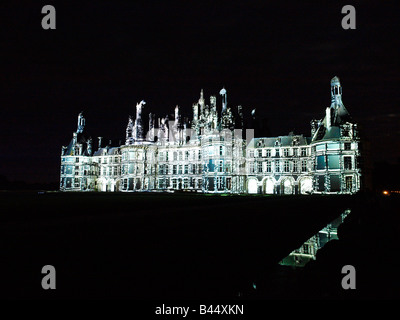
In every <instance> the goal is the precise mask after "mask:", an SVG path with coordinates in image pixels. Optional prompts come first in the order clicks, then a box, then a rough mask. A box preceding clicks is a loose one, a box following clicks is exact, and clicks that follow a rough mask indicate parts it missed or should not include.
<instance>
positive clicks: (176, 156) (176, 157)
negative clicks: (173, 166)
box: [174, 151, 178, 161]
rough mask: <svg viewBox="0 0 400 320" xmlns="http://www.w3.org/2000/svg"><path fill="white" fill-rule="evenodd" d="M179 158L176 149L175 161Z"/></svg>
mask: <svg viewBox="0 0 400 320" xmlns="http://www.w3.org/2000/svg"><path fill="white" fill-rule="evenodd" d="M176 160H178V153H177V152H176V151H174V161H176Z"/></svg>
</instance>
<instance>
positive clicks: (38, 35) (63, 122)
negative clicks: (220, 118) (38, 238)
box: [0, 1, 400, 183]
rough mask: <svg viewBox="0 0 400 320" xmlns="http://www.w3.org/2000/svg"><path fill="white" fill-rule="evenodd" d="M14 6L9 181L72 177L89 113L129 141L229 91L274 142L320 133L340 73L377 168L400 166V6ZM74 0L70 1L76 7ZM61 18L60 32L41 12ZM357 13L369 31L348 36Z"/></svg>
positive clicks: (3, 169) (7, 101)
mask: <svg viewBox="0 0 400 320" xmlns="http://www.w3.org/2000/svg"><path fill="white" fill-rule="evenodd" d="M8 2H9V4H4V3H2V4H1V7H0V10H1V19H0V21H1V31H0V32H1V41H0V43H1V56H2V57H1V59H0V61H1V62H0V63H1V72H0V81H1V84H0V90H1V94H0V119H1V123H0V130H1V151H0V175H4V176H6V177H7V178H8V179H9V180H11V181H15V180H23V181H26V182H29V183H33V182H40V183H50V182H57V181H58V180H59V170H60V168H59V167H60V152H61V146H62V145H67V144H68V143H69V141H70V140H71V138H72V132H73V131H75V130H76V125H77V116H78V113H79V112H80V111H82V110H83V111H84V116H85V118H86V127H85V132H86V133H87V134H89V135H91V136H92V137H93V138H94V142H95V144H94V148H95V149H96V148H97V139H96V137H97V136H103V137H108V138H113V139H117V140H118V139H121V140H122V141H124V139H125V129H126V125H127V121H128V116H129V115H134V114H135V105H136V103H137V102H139V101H141V100H142V99H143V100H145V101H146V106H145V111H144V112H145V114H147V113H148V112H153V113H156V116H157V117H160V116H165V115H166V114H170V113H173V110H174V107H175V105H177V104H178V105H179V106H181V108H182V112H183V114H184V115H186V116H188V117H190V118H191V116H192V111H191V106H192V103H193V102H195V101H197V100H198V98H199V93H200V89H202V88H203V89H204V94H205V98H206V101H207V103H208V102H209V96H210V95H217V103H218V106H220V104H221V97H220V96H219V95H218V93H219V90H220V89H221V88H222V87H223V86H224V87H225V88H226V89H227V92H228V105H229V106H231V107H233V106H237V105H239V104H240V105H242V106H243V107H244V110H245V112H247V113H250V112H251V110H252V109H254V108H256V110H257V112H258V114H259V115H260V116H264V117H267V118H268V125H269V129H270V131H271V134H272V136H277V135H286V134H288V133H289V132H290V131H294V132H295V133H298V134H301V133H303V134H304V135H306V136H310V125H309V124H310V120H311V119H314V118H316V119H320V118H323V116H324V112H325V108H326V107H327V106H329V105H330V79H331V78H332V77H334V76H338V77H339V78H340V79H341V83H342V86H343V102H344V105H345V106H346V108H347V110H348V111H349V112H350V114H351V115H352V117H353V118H354V120H355V121H356V122H358V123H359V125H360V129H361V133H362V134H363V139H368V140H369V141H370V143H371V149H372V155H371V157H372V158H371V160H372V161H375V162H376V161H387V162H391V163H395V162H397V161H398V159H399V158H400V148H399V138H400V126H399V122H400V112H399V108H400V103H399V102H400V98H399V93H398V92H399V80H398V78H399V71H400V69H399V54H400V52H399V51H400V50H399V48H400V46H399V42H400V40H399V30H400V29H399V20H400V19H399V15H400V2H398V1H397V3H395V2H389V1H388V2H386V1H384V2H383V1H375V2H373V1H362V2H357V1H352V2H348V1H346V2H343V1H333V2H332V3H330V4H329V5H327V4H321V3H320V2H317V1H314V2H311V1H297V2H293V3H292V2H283V1H279V4H276V3H275V2H268V1H258V2H257V4H251V3H250V2H248V1H246V2H243V3H239V2H233V1H232V2H230V3H225V5H222V3H220V4H218V5H217V4H215V3H213V2H201V1H186V2H182V3H174V2H170V1H163V2H160V3H157V4H155V3H152V2H150V1H145V2H142V3H141V2H137V1H129V2H128V1H127V2H124V3H119V2H118V1H107V2H104V1H92V2H84V1H79V2H76V3H75V4H71V3H70V2H66V1H65V2H64V3H62V2H57V1H46V2H42V1H34V2H33V1H32V3H31V4H29V5H27V4H24V5H22V4H20V5H18V4H17V3H15V2H12V1H8ZM66 3H67V4H66ZM46 4H51V5H53V6H54V7H55V8H56V30H44V29H42V26H41V20H42V17H44V14H42V13H41V9H42V7H43V6H44V5H46ZM346 4H352V5H354V7H355V8H356V30H344V29H343V28H342V26H341V21H342V18H343V17H344V14H342V13H341V9H342V7H343V6H344V5H346Z"/></svg>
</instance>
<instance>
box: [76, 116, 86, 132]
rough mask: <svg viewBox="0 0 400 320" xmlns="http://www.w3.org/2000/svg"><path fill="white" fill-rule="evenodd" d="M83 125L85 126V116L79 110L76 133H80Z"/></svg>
mask: <svg viewBox="0 0 400 320" xmlns="http://www.w3.org/2000/svg"><path fill="white" fill-rule="evenodd" d="M84 127H85V118H84V117H83V115H82V112H81V113H80V114H79V115H78V128H77V129H76V133H82V132H83V128H84Z"/></svg>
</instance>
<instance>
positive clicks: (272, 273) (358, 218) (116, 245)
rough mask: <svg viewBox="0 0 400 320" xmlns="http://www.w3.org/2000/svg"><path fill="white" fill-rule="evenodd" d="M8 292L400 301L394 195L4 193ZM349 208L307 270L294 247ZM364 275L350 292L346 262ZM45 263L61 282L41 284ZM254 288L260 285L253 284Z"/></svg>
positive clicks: (0, 262) (0, 255) (2, 289)
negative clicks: (292, 257)
mask: <svg viewBox="0 0 400 320" xmlns="http://www.w3.org/2000/svg"><path fill="white" fill-rule="evenodd" d="M0 201H1V214H0V272H1V273H0V274H1V283H0V295H1V297H2V298H46V299H47V298H135V299H161V300H162V299H175V298H179V299H191V298H197V299H214V298H216V299H239V300H240V299H253V298H254V299H259V298H261V299H265V298H373V299H375V298H398V297H400V294H399V292H400V290H399V289H400V285H399V284H400V280H399V279H400V276H399V272H400V271H399V270H400V268H399V267H400V259H399V258H397V253H398V248H399V240H398V234H399V231H400V230H399V229H400V221H399V220H400V214H399V213H398V204H399V199H398V198H396V197H395V196H390V197H381V196H373V195H368V196H367V195H357V196H303V197H265V196H210V195H197V194H150V193H149V194H128V195H126V194H98V193H92V194H80V193H74V194H72V193H69V194H66V193H64V194H63V193H45V194H38V193H37V192H31V193H22V192H19V193H18V192H13V193H10V192H2V193H1V194H0ZM347 208H350V209H351V210H352V213H351V214H350V216H349V217H348V218H347V219H346V221H345V223H343V224H342V225H341V227H340V228H339V238H340V239H339V240H335V241H331V242H329V243H328V244H327V245H326V246H325V247H324V248H323V249H321V250H320V251H319V252H318V255H317V260H316V261H313V262H310V263H309V264H308V265H306V267H305V268H303V269H292V268H291V267H283V266H279V265H278V262H279V261H280V260H281V259H282V258H284V257H285V256H286V255H288V254H289V253H290V252H291V251H292V250H293V249H296V248H297V247H300V245H301V244H302V243H303V242H304V241H305V240H307V239H308V238H310V237H311V236H312V235H313V234H315V233H316V232H318V231H319V230H320V229H321V228H322V227H324V226H325V225H326V224H327V223H329V222H330V221H332V220H333V219H334V218H336V217H338V216H339V215H340V214H341V213H342V212H343V211H344V210H345V209H347ZM348 264H351V265H353V266H354V267H355V268H356V271H357V278H356V279H357V280H356V281H357V289H356V290H343V289H342V287H341V279H342V278H343V276H344V275H343V274H341V268H342V267H343V266H344V265H348ZM44 265H52V266H54V267H55V269H56V290H44V289H42V286H41V281H42V278H43V277H44V274H42V273H41V270H42V267H43V266H44ZM253 284H254V286H253Z"/></svg>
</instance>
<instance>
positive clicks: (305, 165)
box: [301, 160, 307, 172]
mask: <svg viewBox="0 0 400 320" xmlns="http://www.w3.org/2000/svg"><path fill="white" fill-rule="evenodd" d="M306 171H307V160H301V172H306Z"/></svg>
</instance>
